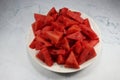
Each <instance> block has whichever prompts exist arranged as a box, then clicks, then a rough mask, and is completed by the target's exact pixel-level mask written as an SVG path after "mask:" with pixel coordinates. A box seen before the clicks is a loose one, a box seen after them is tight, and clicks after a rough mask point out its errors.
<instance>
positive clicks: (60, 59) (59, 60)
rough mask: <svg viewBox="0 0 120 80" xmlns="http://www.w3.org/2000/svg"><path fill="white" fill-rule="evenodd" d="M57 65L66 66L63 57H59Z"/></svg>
mask: <svg viewBox="0 0 120 80" xmlns="http://www.w3.org/2000/svg"><path fill="white" fill-rule="evenodd" d="M57 63H58V64H64V63H65V59H64V57H63V56H62V55H58V58H57Z"/></svg>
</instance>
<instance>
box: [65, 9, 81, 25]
mask: <svg viewBox="0 0 120 80" xmlns="http://www.w3.org/2000/svg"><path fill="white" fill-rule="evenodd" d="M67 16H69V17H70V18H72V19H74V20H76V21H78V22H79V23H83V18H82V17H80V16H78V14H76V13H74V12H72V11H70V10H68V11H67Z"/></svg>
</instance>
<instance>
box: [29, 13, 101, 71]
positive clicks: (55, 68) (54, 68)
mask: <svg viewBox="0 0 120 80" xmlns="http://www.w3.org/2000/svg"><path fill="white" fill-rule="evenodd" d="M81 16H82V17H83V18H88V19H89V22H90V25H91V27H92V29H93V30H94V31H95V33H96V34H97V35H98V37H99V39H100V42H99V43H98V44H97V45H96V46H95V51H96V54H97V56H96V57H94V58H92V59H90V60H88V61H86V62H85V63H83V64H82V65H80V68H79V69H72V68H65V67H64V66H63V65H58V64H56V63H54V65H53V66H51V67H49V66H47V65H46V64H45V63H43V62H42V61H40V60H39V59H37V58H36V57H35V55H36V53H37V51H36V50H34V49H30V48H29V44H30V43H31V42H32V40H33V38H34V35H33V32H32V28H30V32H29V34H28V36H27V51H28V54H29V55H30V59H31V60H32V62H33V63H34V64H36V66H37V67H39V66H42V67H43V68H45V69H48V70H50V71H54V72H59V73H71V72H76V71H79V70H81V69H84V68H86V67H87V66H89V65H90V64H91V63H93V62H94V61H95V59H96V58H97V57H98V56H99V54H100V53H101V36H100V30H99V28H98V26H97V24H96V23H95V22H94V21H93V19H92V18H91V17H89V16H87V15H86V14H84V13H82V15H81Z"/></svg>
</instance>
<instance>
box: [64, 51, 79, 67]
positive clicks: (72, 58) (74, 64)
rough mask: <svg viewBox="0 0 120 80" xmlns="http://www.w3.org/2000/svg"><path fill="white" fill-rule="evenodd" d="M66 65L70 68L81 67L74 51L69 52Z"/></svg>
mask: <svg viewBox="0 0 120 80" xmlns="http://www.w3.org/2000/svg"><path fill="white" fill-rule="evenodd" d="M65 67H68V68H79V64H78V62H77V60H76V58H75V55H74V53H73V52H72V51H71V53H70V54H69V56H68V58H67V60H66V62H65Z"/></svg>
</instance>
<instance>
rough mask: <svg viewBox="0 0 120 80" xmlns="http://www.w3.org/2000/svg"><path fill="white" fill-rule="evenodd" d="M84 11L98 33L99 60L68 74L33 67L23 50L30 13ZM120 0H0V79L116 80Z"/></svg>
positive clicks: (119, 52)
mask: <svg viewBox="0 0 120 80" xmlns="http://www.w3.org/2000/svg"><path fill="white" fill-rule="evenodd" d="M53 6H55V7H56V8H57V9H59V8H62V7H68V8H70V9H75V10H79V11H82V12H84V13H86V14H87V15H89V16H91V17H92V18H93V19H94V20H95V22H96V23H97V24H98V25H99V28H100V31H101V34H102V42H103V44H102V54H101V57H100V59H99V60H98V61H97V62H96V63H95V64H93V65H91V66H89V67H88V68H86V69H84V70H82V71H79V72H77V73H71V74H59V73H54V72H51V71H48V70H46V69H44V68H41V69H40V71H38V70H36V69H35V68H34V67H33V66H32V64H31V62H30V61H29V59H28V55H27V53H26V36H27V34H28V31H29V28H30V26H31V23H32V22H33V21H34V18H33V13H35V12H36V13H45V12H47V11H48V10H49V9H50V8H51V7H53ZM119 74H120V0H0V80H120V75H119Z"/></svg>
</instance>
